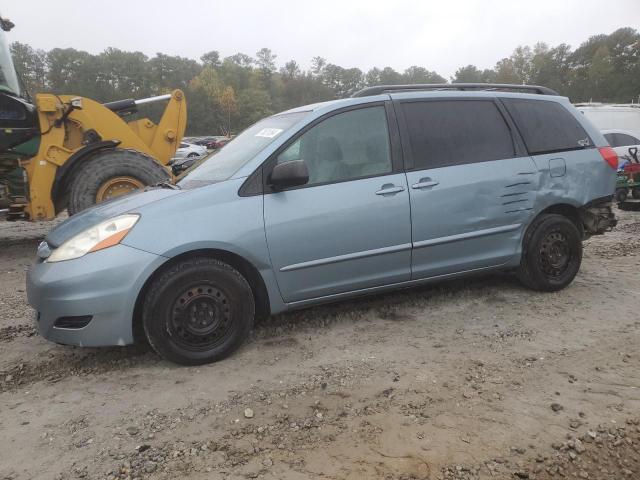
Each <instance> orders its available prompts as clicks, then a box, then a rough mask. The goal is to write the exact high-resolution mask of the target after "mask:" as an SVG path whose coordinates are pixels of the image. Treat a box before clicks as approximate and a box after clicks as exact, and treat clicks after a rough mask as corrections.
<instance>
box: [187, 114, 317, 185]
mask: <svg viewBox="0 0 640 480" xmlns="http://www.w3.org/2000/svg"><path fill="white" fill-rule="evenodd" d="M307 114H309V111H305V112H294V113H281V114H279V115H274V116H272V117H267V118H265V119H263V120H260V121H259V122H257V123H254V124H253V125H252V126H250V127H249V128H247V129H246V130H244V131H243V132H242V133H241V134H240V135H238V136H237V137H236V138H234V139H233V140H232V141H230V142H229V143H228V144H227V145H225V146H224V148H222V149H221V150H220V151H219V152H218V153H217V154H215V155H211V156H210V157H209V158H207V159H206V160H205V161H204V162H203V163H201V164H200V165H199V166H197V167H196V168H194V169H193V170H192V171H191V172H189V173H188V174H187V175H185V176H184V177H183V178H182V179H181V180H180V181H179V182H178V185H180V187H182V188H196V187H201V186H203V185H208V184H210V183H216V182H222V181H224V180H227V179H229V178H231V176H232V175H233V174H234V173H236V172H237V171H238V170H240V168H241V167H243V166H244V165H245V164H246V163H247V162H248V161H249V160H251V159H252V158H253V157H255V156H256V154H258V153H259V152H260V151H261V150H263V149H264V148H265V147H266V146H267V145H269V144H270V143H272V142H273V141H275V139H276V138H278V137H279V136H280V134H281V133H282V132H284V131H285V130H286V129H288V128H289V127H291V126H292V125H294V124H295V123H296V122H298V121H299V120H301V119H302V118H304V117H305V116H306V115H307Z"/></svg>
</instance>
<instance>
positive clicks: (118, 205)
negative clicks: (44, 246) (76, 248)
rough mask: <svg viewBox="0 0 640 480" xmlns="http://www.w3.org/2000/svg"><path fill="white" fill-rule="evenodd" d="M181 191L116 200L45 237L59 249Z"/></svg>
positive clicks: (153, 191) (152, 192)
mask: <svg viewBox="0 0 640 480" xmlns="http://www.w3.org/2000/svg"><path fill="white" fill-rule="evenodd" d="M180 193H182V191H181V190H172V189H169V188H153V189H151V190H146V191H140V192H136V193H132V194H130V195H126V196H124V197H121V198H116V199H114V200H110V201H108V202H104V203H101V204H99V205H96V206H94V207H91V208H88V209H87V210H84V211H83V212H80V213H78V214H76V215H74V216H73V217H70V218H69V219H68V220H66V221H64V222H62V223H61V224H60V225H58V226H57V227H55V228H54V229H53V230H51V231H50V232H49V233H48V234H47V236H46V237H45V240H46V242H47V243H48V244H49V246H50V247H51V248H57V247H59V246H60V245H62V244H63V243H64V242H66V241H67V240H69V239H70V238H71V237H73V236H75V235H77V234H78V233H80V232H82V231H84V230H86V229H87V228H89V227H92V226H94V225H97V224H98V223H100V222H102V221H104V220H108V219H109V218H113V217H116V216H118V215H122V214H124V213H129V212H131V213H135V210H136V209H138V208H140V207H142V206H143V205H147V204H149V203H152V202H157V201H158V200H162V199H164V198H167V197H171V196H174V195H179V194H180Z"/></svg>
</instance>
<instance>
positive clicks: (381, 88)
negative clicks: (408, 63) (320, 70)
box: [351, 83, 558, 97]
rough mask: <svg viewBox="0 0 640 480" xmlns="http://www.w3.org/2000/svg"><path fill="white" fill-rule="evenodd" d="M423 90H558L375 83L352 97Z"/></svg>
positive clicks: (547, 90) (499, 85) (549, 92)
mask: <svg viewBox="0 0 640 480" xmlns="http://www.w3.org/2000/svg"><path fill="white" fill-rule="evenodd" d="M423 90H490V91H496V90H497V91H515V92H527V93H537V94H540V95H558V92H556V91H555V90H552V89H550V88H547V87H541V86H539V85H515V84H507V83H424V84H415V85H376V86H375V87H367V88H363V89H362V90H359V91H357V92H356V93H354V94H353V95H351V96H352V97H368V96H370V95H379V94H381V93H390V92H417V91H423Z"/></svg>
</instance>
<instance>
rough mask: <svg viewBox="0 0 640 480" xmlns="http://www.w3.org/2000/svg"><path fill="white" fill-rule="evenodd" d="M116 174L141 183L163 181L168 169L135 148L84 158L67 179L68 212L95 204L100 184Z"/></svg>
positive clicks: (166, 177)
mask: <svg viewBox="0 0 640 480" xmlns="http://www.w3.org/2000/svg"><path fill="white" fill-rule="evenodd" d="M116 177H131V178H133V179H135V180H137V181H138V182H140V183H141V184H142V185H143V186H148V185H153V184H155V183H159V182H166V181H168V180H170V179H171V176H170V175H169V172H168V171H167V170H166V169H165V168H164V167H163V166H162V165H160V164H159V163H158V162H157V161H156V160H154V159H153V158H151V157H149V156H148V155H145V154H143V153H140V152H136V151H134V150H123V149H115V150H105V151H102V152H99V153H97V154H96V155H94V156H92V157H91V158H89V159H87V160H85V161H84V162H83V163H82V165H80V166H79V167H78V169H77V170H76V171H75V172H74V173H73V176H72V177H71V179H70V181H69V200H68V203H67V210H68V211H69V215H75V214H76V213H78V212H81V211H82V210H84V209H86V208H89V207H91V206H93V205H95V204H96V203H98V202H97V199H96V197H97V194H98V191H99V190H100V187H101V186H102V185H104V184H105V183H106V182H108V181H109V180H110V179H113V178H116Z"/></svg>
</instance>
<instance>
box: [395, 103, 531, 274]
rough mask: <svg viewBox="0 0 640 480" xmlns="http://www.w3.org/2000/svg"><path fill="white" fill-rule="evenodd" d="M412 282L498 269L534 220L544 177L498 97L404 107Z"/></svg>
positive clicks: (404, 104)
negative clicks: (522, 144)
mask: <svg viewBox="0 0 640 480" xmlns="http://www.w3.org/2000/svg"><path fill="white" fill-rule="evenodd" d="M398 108H399V110H400V111H401V112H402V114H401V131H402V133H403V142H404V143H405V147H406V149H405V151H406V152H407V156H408V157H409V162H410V164H409V166H410V167H411V168H409V171H408V172H407V182H408V185H409V192H410V197H411V220H412V225H413V238H412V241H413V259H412V278H414V279H418V278H427V277H434V276H438V275H446V274H451V273H456V272H463V271H470V270H476V269H481V268H486V267H492V266H498V265H501V264H503V263H505V262H507V261H508V260H509V259H510V258H512V257H513V256H514V255H515V254H516V252H517V248H518V245H519V242H520V239H521V237H522V230H523V228H524V227H525V225H526V224H527V222H528V221H529V219H530V218H531V216H532V214H533V210H532V208H533V205H534V201H535V199H536V191H537V185H538V182H539V173H538V170H537V168H536V165H535V164H534V162H533V160H532V159H531V157H530V156H528V155H527V154H525V153H524V151H523V148H522V147H521V146H519V143H518V141H519V140H518V139H517V137H516V136H515V135H512V129H513V127H512V126H511V124H510V123H509V121H508V120H507V117H506V114H505V113H504V112H503V111H502V110H501V108H500V107H499V105H498V104H497V103H496V102H495V101H494V100H493V99H468V100H464V99H459V98H456V99H439V100H433V101H427V100H424V101H410V102H402V101H401V102H399V104H398Z"/></svg>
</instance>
